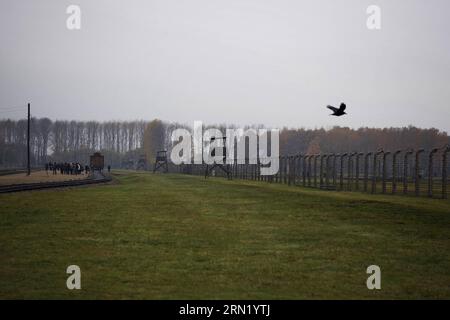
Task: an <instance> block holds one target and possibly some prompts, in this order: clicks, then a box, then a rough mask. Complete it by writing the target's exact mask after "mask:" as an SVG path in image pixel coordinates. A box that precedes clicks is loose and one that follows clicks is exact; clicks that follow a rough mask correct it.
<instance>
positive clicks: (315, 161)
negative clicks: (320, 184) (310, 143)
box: [314, 154, 320, 188]
mask: <svg viewBox="0 0 450 320" xmlns="http://www.w3.org/2000/svg"><path fill="white" fill-rule="evenodd" d="M319 157H320V155H318V154H317V155H315V156H314V188H317V158H319Z"/></svg>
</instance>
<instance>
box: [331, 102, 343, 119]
mask: <svg viewBox="0 0 450 320" xmlns="http://www.w3.org/2000/svg"><path fill="white" fill-rule="evenodd" d="M327 108H328V109H330V110H331V111H333V113H332V114H330V116H336V117H340V116H343V115H344V114H347V113H345V111H344V110H345V108H347V106H346V105H345V103H341V105H340V106H339V109H338V108H335V107H333V106H327Z"/></svg>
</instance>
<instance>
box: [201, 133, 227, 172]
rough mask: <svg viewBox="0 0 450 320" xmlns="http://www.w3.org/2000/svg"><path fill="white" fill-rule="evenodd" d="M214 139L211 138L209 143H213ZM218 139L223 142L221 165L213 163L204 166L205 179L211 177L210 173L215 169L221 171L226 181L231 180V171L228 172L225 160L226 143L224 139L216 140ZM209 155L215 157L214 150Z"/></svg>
mask: <svg viewBox="0 0 450 320" xmlns="http://www.w3.org/2000/svg"><path fill="white" fill-rule="evenodd" d="M215 139H216V138H215V137H212V138H211V142H213V141H214V140H215ZM218 139H222V140H223V147H222V148H223V162H222V163H216V162H214V164H212V165H208V164H207V165H206V169H205V179H206V178H208V176H210V175H211V172H212V171H213V170H214V169H215V168H219V169H221V170H222V171H223V172H224V173H225V174H226V175H227V178H228V180H231V177H232V175H231V170H230V165H229V164H227V163H226V160H227V148H226V147H225V143H226V139H227V138H226V137H222V138H218ZM211 155H212V156H213V157H214V156H215V155H216V150H215V148H214V150H213V151H212V152H211Z"/></svg>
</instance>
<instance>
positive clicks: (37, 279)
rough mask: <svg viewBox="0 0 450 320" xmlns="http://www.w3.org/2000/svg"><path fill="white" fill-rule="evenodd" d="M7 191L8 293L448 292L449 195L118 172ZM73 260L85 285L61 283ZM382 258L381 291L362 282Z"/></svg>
mask: <svg viewBox="0 0 450 320" xmlns="http://www.w3.org/2000/svg"><path fill="white" fill-rule="evenodd" d="M115 179H116V183H115V184H111V185H103V186H94V187H81V188H73V189H61V190H47V191H34V192H24V193H16V194H6V195H5V194H4V195H0V204H1V212H0V262H1V264H0V298H63V299H72V298H76V299H88V298H101V299H116V298H118V299H123V298H136V299H141V298H146V299H233V298H236V299H238V298H239V299H304V298H306V299H315V298H326V299H332V298H344V299H350V298H351V299H354V298H363V299H380V298H387V299H407V298H446V299H448V298H450V203H449V201H443V200H437V199H425V198H417V199H416V198H409V197H400V196H381V195H366V194H361V193H345V192H327V191H320V190H312V189H304V188H301V187H288V186H285V185H279V184H268V183H264V182H251V181H241V180H234V181H227V180H225V179H222V178H210V179H208V180H205V179H203V178H202V177H196V176H186V175H161V174H157V175H153V174H150V173H134V172H125V171H122V172H116V173H115ZM71 264H76V265H79V266H80V268H81V272H82V289H81V290H73V291H70V290H68V289H67V288H66V279H67V276H68V275H67V274H66V273H65V271H66V268H67V266H68V265H71ZM371 264H376V265H379V266H380V267H381V272H382V283H381V285H382V289H381V290H378V291H376V290H374V291H370V290H368V289H367V288H366V279H367V276H368V275H367V274H366V268H367V266H369V265H371Z"/></svg>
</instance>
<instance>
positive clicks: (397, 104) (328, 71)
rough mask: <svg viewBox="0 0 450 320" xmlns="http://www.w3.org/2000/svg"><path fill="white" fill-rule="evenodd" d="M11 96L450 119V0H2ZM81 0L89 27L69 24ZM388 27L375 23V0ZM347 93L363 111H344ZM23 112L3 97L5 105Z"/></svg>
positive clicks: (245, 114)
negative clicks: (70, 9)
mask: <svg viewBox="0 0 450 320" xmlns="http://www.w3.org/2000/svg"><path fill="white" fill-rule="evenodd" d="M0 4H1V5H0V108H2V107H9V106H17V105H21V104H23V105H24V104H25V103H26V102H28V101H31V102H32V109H33V115H34V116H37V117H43V116H47V117H50V118H52V119H80V120H88V119H96V120H114V119H118V120H119V119H121V120H131V119H153V118H160V119H163V120H168V121H178V122H182V123H187V124H190V125H192V124H193V121H194V120H202V121H204V122H206V123H236V124H261V123H262V124H266V125H269V126H289V127H301V126H303V127H308V128H314V127H321V126H325V127H330V126H333V125H341V126H350V127H360V126H375V127H388V126H406V125H409V124H412V125H416V126H419V127H425V128H428V127H436V128H439V129H442V130H446V131H450V121H449V119H450V40H449V39H450V36H449V31H450V1H448V0H429V1H425V0H420V1H419V0H396V1H392V0H389V1H387V0H383V1H381V0H372V1H365V0H341V1H336V0H308V1H301V0H158V1H155V0H127V1H125V0H122V1H117V0H114V1H113V0H101V1H100V0H72V1H65V0H39V1H35V0H29V1H25V0H0ZM70 4H78V5H80V7H81V10H82V28H81V30H79V31H69V30H67V29H66V19H67V17H68V15H67V14H66V12H65V11H66V8H67V6H69V5H70ZM370 4H376V5H379V6H380V7H381V10H382V16H381V18H382V29H381V30H380V31H370V30H368V29H367V28H366V19H367V14H366V9H367V7H368V6H369V5H370ZM341 101H345V102H346V103H347V105H348V109H349V111H348V112H349V115H348V116H346V117H341V118H335V117H330V116H329V115H328V114H329V110H327V109H326V108H325V106H326V105H327V104H333V105H338V104H339V103H340V102H341ZM7 116H17V113H11V114H8V113H5V112H2V110H0V118H3V117H7Z"/></svg>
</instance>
